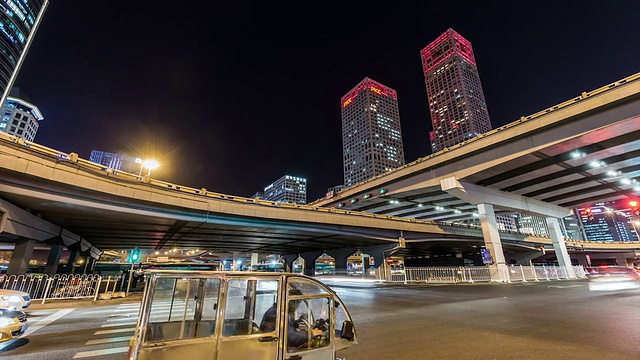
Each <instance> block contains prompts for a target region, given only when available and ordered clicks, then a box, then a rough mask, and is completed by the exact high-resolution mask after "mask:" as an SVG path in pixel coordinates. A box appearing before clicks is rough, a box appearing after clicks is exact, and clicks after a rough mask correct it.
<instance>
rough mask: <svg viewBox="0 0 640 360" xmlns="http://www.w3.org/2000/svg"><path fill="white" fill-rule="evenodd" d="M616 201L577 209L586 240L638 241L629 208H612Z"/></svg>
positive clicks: (615, 205)
mask: <svg viewBox="0 0 640 360" xmlns="http://www.w3.org/2000/svg"><path fill="white" fill-rule="evenodd" d="M618 205H619V204H617V203H616V202H608V203H604V204H598V205H596V206H592V207H590V208H588V209H589V212H588V213H587V211H585V210H586V209H587V208H581V209H577V211H578V214H580V215H579V216H580V221H582V224H583V226H584V232H585V235H586V237H587V240H590V241H638V240H640V239H638V235H637V234H636V231H635V229H634V224H633V223H634V219H633V215H632V214H631V211H630V210H629V209H623V210H613V209H615V208H616V207H618Z"/></svg>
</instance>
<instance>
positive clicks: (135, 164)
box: [89, 150, 142, 174]
mask: <svg viewBox="0 0 640 360" xmlns="http://www.w3.org/2000/svg"><path fill="white" fill-rule="evenodd" d="M89 161H91V162H94V163H96V164H100V165H102V166H106V167H108V168H110V169H114V170H120V171H124V172H128V173H132V174H137V173H139V172H140V169H141V166H142V161H141V159H140V158H134V157H132V156H129V155H125V154H115V153H110V152H106V151H100V150H91V156H90V157H89Z"/></svg>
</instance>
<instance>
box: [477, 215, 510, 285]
mask: <svg viewBox="0 0 640 360" xmlns="http://www.w3.org/2000/svg"><path fill="white" fill-rule="evenodd" d="M478 215H479V218H480V226H481V227H482V236H483V237H484V245H485V247H486V249H487V250H489V252H490V253H491V259H492V260H493V262H494V264H496V265H497V267H498V272H497V273H496V274H494V275H492V279H491V280H492V281H500V282H506V281H509V278H508V273H507V271H508V269H507V264H506V262H505V260H504V252H503V251H502V242H501V241H500V233H499V232H498V227H497V225H496V214H495V213H494V212H493V205H490V204H478Z"/></svg>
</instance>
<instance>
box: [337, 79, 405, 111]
mask: <svg viewBox="0 0 640 360" xmlns="http://www.w3.org/2000/svg"><path fill="white" fill-rule="evenodd" d="M365 89H366V90H368V91H371V92H373V93H376V94H378V95H384V96H391V97H393V99H394V100H398V94H396V91H395V90H393V89H391V88H389V87H386V86H384V85H382V84H380V83H379V82H377V81H373V80H371V79H369V78H364V80H362V81H361V82H360V83H359V84H358V85H356V86H355V87H354V88H353V89H351V91H349V92H348V93H347V94H346V95H345V96H343V97H342V99H340V103H341V104H342V107H346V106H348V105H349V104H351V103H352V102H353V99H354V98H355V97H356V96H358V94H359V93H360V92H361V91H362V90H365Z"/></svg>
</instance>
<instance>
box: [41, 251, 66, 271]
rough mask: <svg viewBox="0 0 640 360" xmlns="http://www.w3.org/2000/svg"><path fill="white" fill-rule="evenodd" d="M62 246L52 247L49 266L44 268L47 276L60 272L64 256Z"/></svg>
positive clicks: (48, 261) (48, 260) (48, 258)
mask: <svg viewBox="0 0 640 360" xmlns="http://www.w3.org/2000/svg"><path fill="white" fill-rule="evenodd" d="M62 250H63V246H62V245H51V250H49V257H47V265H46V266H45V267H44V273H45V274H47V275H55V274H56V273H57V272H58V265H59V264H60V256H61V255H62Z"/></svg>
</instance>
